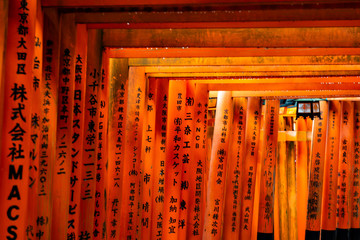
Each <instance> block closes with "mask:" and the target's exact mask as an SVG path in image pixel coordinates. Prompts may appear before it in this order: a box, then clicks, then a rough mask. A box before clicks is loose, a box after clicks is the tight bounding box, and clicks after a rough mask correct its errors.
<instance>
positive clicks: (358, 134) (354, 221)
mask: <svg viewBox="0 0 360 240" xmlns="http://www.w3.org/2000/svg"><path fill="white" fill-rule="evenodd" d="M359 145H360V102H358V101H355V102H354V150H353V154H354V155H353V156H354V166H353V179H352V180H353V189H352V195H351V197H352V199H351V205H352V206H351V207H352V208H351V228H352V229H355V230H357V229H359V228H360V216H359V208H360V196H359V193H360V185H359V180H360V175H359V174H360V173H359V168H360V163H359V154H360V150H359V149H360V148H359Z"/></svg>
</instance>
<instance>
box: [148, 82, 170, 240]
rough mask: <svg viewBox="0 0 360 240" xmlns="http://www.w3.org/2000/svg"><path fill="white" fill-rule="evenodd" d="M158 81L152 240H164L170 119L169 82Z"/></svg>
mask: <svg viewBox="0 0 360 240" xmlns="http://www.w3.org/2000/svg"><path fill="white" fill-rule="evenodd" d="M150 81H156V106H155V108H156V123H155V124H156V125H155V146H154V147H155V148H154V151H155V156H156V157H155V158H153V168H154V169H153V179H154V180H153V190H152V191H153V198H152V204H153V211H152V217H151V220H152V226H151V239H162V235H163V227H162V226H163V223H164V221H163V219H164V218H163V209H164V193H165V161H166V134H167V126H166V123H167V117H168V98H169V81H168V80H167V79H166V78H165V79H156V80H155V79H150ZM165 231H166V230H165Z"/></svg>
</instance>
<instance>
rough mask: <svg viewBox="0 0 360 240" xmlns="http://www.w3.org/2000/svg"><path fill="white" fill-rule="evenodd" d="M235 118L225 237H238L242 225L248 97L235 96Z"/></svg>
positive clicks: (232, 129) (229, 165)
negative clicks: (242, 185) (241, 210)
mask: <svg viewBox="0 0 360 240" xmlns="http://www.w3.org/2000/svg"><path fill="white" fill-rule="evenodd" d="M233 101H234V118H233V123H232V128H231V136H230V147H229V159H231V160H229V161H228V166H227V167H228V173H227V177H226V196H225V207H224V227H223V238H224V239H238V238H239V232H240V231H239V225H240V206H241V202H240V195H241V185H240V184H241V178H242V164H243V162H244V157H245V129H246V112H247V99H246V98H234V100H233Z"/></svg>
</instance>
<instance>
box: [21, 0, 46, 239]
mask: <svg viewBox="0 0 360 240" xmlns="http://www.w3.org/2000/svg"><path fill="white" fill-rule="evenodd" d="M40 6H41V2H40V1H38V3H37V10H36V20H35V42H34V46H33V47H34V62H33V64H32V69H33V70H32V74H33V79H32V95H31V99H32V104H31V105H30V108H31V109H30V112H31V119H30V120H31V133H30V138H31V143H30V144H31V145H30V167H29V192H28V196H27V197H28V218H27V226H26V237H27V239H35V237H36V233H37V232H38V231H37V227H36V220H37V216H38V186H39V184H38V182H39V173H40V172H39V156H40V141H41V139H40V133H41V127H42V121H44V120H45V119H44V118H41V116H42V114H41V94H40V91H41V89H40V86H41V85H42V66H43V48H42V42H43V12H42V9H41V7H40ZM45 121H46V120H45ZM47 236H48V235H47Z"/></svg>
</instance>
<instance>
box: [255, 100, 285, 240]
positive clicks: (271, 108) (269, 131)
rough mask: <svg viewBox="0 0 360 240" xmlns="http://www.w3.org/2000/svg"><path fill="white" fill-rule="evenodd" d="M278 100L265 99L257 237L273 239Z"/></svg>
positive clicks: (260, 239)
mask: <svg viewBox="0 0 360 240" xmlns="http://www.w3.org/2000/svg"><path fill="white" fill-rule="evenodd" d="M279 108H280V102H279V100H266V101H265V122H264V137H263V141H264V143H263V147H262V154H261V156H262V159H261V166H262V167H261V179H260V202H259V222H258V224H259V225H258V233H257V239H258V240H262V239H274V196H275V194H274V181H275V163H276V158H277V153H278V151H277V143H278V128H279Z"/></svg>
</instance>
